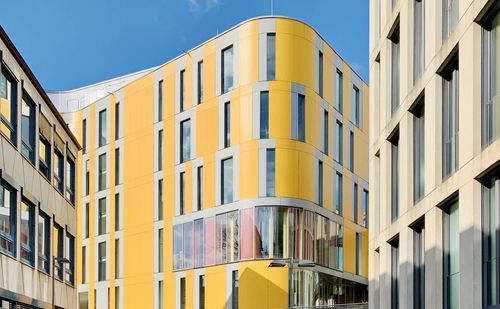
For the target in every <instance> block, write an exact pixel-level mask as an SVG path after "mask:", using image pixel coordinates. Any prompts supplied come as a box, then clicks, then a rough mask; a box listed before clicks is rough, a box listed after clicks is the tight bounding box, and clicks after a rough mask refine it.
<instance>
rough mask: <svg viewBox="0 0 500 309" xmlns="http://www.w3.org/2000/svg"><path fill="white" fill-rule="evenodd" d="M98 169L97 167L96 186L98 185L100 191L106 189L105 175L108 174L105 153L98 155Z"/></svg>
mask: <svg viewBox="0 0 500 309" xmlns="http://www.w3.org/2000/svg"><path fill="white" fill-rule="evenodd" d="M98 169H99V175H98V187H99V191H102V190H105V189H106V176H107V174H108V172H107V161H106V153H103V154H101V155H99V160H98Z"/></svg>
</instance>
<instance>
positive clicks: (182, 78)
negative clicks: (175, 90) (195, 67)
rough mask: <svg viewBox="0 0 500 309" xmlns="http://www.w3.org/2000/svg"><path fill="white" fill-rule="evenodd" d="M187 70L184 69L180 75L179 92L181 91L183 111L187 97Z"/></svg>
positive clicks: (180, 102)
mask: <svg viewBox="0 0 500 309" xmlns="http://www.w3.org/2000/svg"><path fill="white" fill-rule="evenodd" d="M185 78H186V70H182V71H181V72H180V75H179V79H180V81H179V86H180V88H179V93H180V101H179V110H180V111H181V112H183V111H184V107H185V106H184V100H185V99H186V80H185Z"/></svg>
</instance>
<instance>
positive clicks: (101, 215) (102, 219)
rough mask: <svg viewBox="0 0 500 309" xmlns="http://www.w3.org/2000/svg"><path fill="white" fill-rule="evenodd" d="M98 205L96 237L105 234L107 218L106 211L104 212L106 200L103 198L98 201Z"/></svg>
mask: <svg viewBox="0 0 500 309" xmlns="http://www.w3.org/2000/svg"><path fill="white" fill-rule="evenodd" d="M98 204H99V206H98V207H99V212H98V220H97V222H98V225H97V234H98V235H103V234H106V231H107V229H106V218H107V211H106V198H105V197H103V198H101V199H99V201H98Z"/></svg>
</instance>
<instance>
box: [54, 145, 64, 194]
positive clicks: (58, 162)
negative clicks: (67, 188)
mask: <svg viewBox="0 0 500 309" xmlns="http://www.w3.org/2000/svg"><path fill="white" fill-rule="evenodd" d="M54 186H55V187H56V189H57V191H59V192H60V193H64V189H63V188H64V156H63V154H62V153H61V152H60V150H59V149H57V148H55V149H54Z"/></svg>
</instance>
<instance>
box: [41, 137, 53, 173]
mask: <svg viewBox="0 0 500 309" xmlns="http://www.w3.org/2000/svg"><path fill="white" fill-rule="evenodd" d="M38 152H39V153H38V157H39V161H38V162H39V168H40V172H41V173H42V175H43V176H44V177H45V178H46V179H47V180H49V181H50V169H51V160H50V157H51V147H50V142H49V141H48V139H47V138H45V136H43V135H42V134H40V143H39V148H38Z"/></svg>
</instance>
